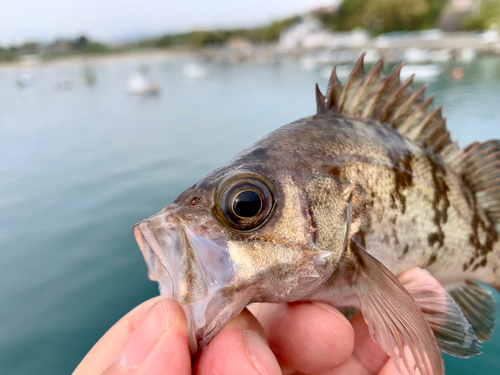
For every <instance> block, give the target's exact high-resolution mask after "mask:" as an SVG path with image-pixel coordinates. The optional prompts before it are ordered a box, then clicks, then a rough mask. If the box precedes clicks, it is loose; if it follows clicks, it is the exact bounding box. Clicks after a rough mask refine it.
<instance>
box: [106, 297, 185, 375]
mask: <svg viewBox="0 0 500 375" xmlns="http://www.w3.org/2000/svg"><path fill="white" fill-rule="evenodd" d="M156 373H161V374H191V356H190V353H189V344H188V338H187V323H186V318H185V315H184V312H183V310H182V308H181V307H180V306H179V305H178V304H176V303H175V302H174V301H172V300H159V301H158V302H156V303H155V304H154V305H153V306H152V307H151V308H150V309H149V311H148V312H147V314H146V315H145V316H144V317H143V318H142V319H141V321H140V322H139V324H138V325H137V327H136V328H135V329H134V331H133V332H132V334H131V335H130V337H129V338H128V339H127V342H126V343H125V345H124V347H123V349H122V351H121V353H120V355H119V356H118V358H117V359H116V361H115V362H114V363H113V364H112V365H111V366H110V367H109V368H108V369H107V370H106V371H104V373H103V374H102V375H121V374H134V375H135V374H137V375H140V374H156Z"/></svg>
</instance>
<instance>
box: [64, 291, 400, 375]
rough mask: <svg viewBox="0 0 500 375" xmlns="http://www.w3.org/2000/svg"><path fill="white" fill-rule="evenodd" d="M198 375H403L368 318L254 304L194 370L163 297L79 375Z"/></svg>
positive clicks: (179, 323) (178, 314) (137, 314)
mask: <svg viewBox="0 0 500 375" xmlns="http://www.w3.org/2000/svg"><path fill="white" fill-rule="evenodd" d="M249 310H250V311H251V312H250V311H249ZM191 373H195V374H202V375H204V374H214V375H215V374H217V375H224V374H230V375H234V374H252V375H253V374H281V373H283V374H285V375H288V374H298V373H306V374H328V375H333V374H335V375H343V374H346V375H347V374H349V375H357V374H361V375H364V374H380V375H397V374H399V373H398V371H397V370H396V369H395V368H394V365H393V364H392V362H391V361H390V360H389V358H388V356H387V355H386V354H385V353H384V352H383V351H382V349H380V347H379V346H378V345H377V344H376V343H375V342H374V341H372V339H371V338H370V335H369V332H368V327H367V326H366V324H365V323H364V321H363V318H362V316H361V314H359V313H358V314H356V315H355V316H354V317H353V318H352V319H351V322H349V321H348V320H347V319H346V318H345V317H344V316H343V315H342V314H341V313H340V312H339V311H338V310H336V309H335V308H333V307H331V306H330V305H327V304H324V303H319V302H314V303H291V304H280V305H278V304H253V305H251V306H249V308H248V309H245V310H243V312H242V313H241V314H240V315H239V316H237V317H235V318H234V319H232V320H231V321H230V322H229V323H228V324H227V325H226V326H225V327H224V328H223V329H222V330H221V331H220V332H219V333H218V334H217V335H216V336H215V337H214V338H213V339H212V341H211V342H210V344H209V345H208V346H207V347H206V348H205V350H203V351H202V352H201V353H199V354H198V356H197V358H196V361H195V362H194V363H193V364H192V362H191V357H190V354H189V345H188V338H187V323H186V318H185V316H184V312H183V310H182V308H181V307H180V306H179V305H178V304H177V303H175V302H174V301H172V300H162V299H160V298H159V297H157V298H153V299H151V300H149V301H146V302H144V303H143V304H141V305H139V306H138V307H136V308H135V309H134V310H132V311H131V312H129V313H128V314H127V315H125V316H124V317H123V318H122V319H121V320H120V321H118V323H116V324H115V325H114V326H113V327H112V328H111V329H110V330H109V331H108V332H107V333H106V334H105V335H104V336H103V337H102V338H101V339H100V340H99V341H98V342H97V344H96V345H95V346H94V347H93V348H92V349H91V351H90V352H89V353H88V354H87V355H86V356H85V358H84V359H83V360H82V362H81V363H80V365H79V366H78V367H77V369H76V370H75V372H74V373H73V375H99V374H102V375H121V374H133V375H142V374H144V375H146V374H147V375H160V374H162V375H164V374H175V375H181V374H191Z"/></svg>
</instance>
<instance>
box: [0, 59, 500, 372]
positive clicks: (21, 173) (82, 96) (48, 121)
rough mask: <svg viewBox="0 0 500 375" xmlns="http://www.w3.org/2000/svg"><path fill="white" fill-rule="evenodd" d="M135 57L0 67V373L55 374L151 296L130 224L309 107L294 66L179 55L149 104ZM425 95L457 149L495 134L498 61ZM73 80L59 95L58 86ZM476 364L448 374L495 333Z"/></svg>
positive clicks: (492, 358)
mask: <svg viewBox="0 0 500 375" xmlns="http://www.w3.org/2000/svg"><path fill="white" fill-rule="evenodd" d="M134 66H135V63H133V62H119V63H118V62H115V63H106V64H101V65H97V66H95V67H94V68H95V72H96V75H97V82H96V84H95V85H93V86H85V85H83V84H82V83H81V82H80V79H81V73H82V70H83V67H82V66H76V65H73V66H67V67H57V68H56V67H47V68H40V69H36V70H33V71H32V76H33V84H32V86H30V87H28V88H25V89H19V88H17V87H16V86H15V83H14V82H15V78H16V76H17V74H18V73H19V72H20V71H14V70H0V285H1V287H0V322H1V323H0V373H2V374H3V373H5V374H35V373H36V374H67V373H70V372H71V371H72V370H73V369H74V368H75V367H76V365H77V364H78V363H79V361H80V360H81V359H82V358H83V356H84V355H85V354H86V353H87V351H88V350H89V349H90V348H91V346H92V345H93V344H94V343H95V342H96V341H97V340H98V339H99V338H100V337H101V336H102V335H103V334H104V332H105V331H106V330H107V329H108V328H109V327H110V326H111V325H112V324H113V323H114V322H116V321H117V320H118V319H119V318H120V317H121V316H123V315H124V314H125V313H126V312H127V311H129V310H130V309H131V308H133V307H134V306H136V305H137V304H139V303H140V302H142V301H144V300H146V299H148V298H150V297H153V296H155V295H157V286H156V284H154V283H152V282H150V281H149V280H148V279H147V270H146V266H145V264H144V261H143V259H142V257H141V255H140V252H139V250H138V248H137V246H136V244H135V241H134V239H133V236H132V230H131V229H132V226H133V224H135V223H136V222H138V221H140V220H141V219H143V218H146V217H148V216H149V215H151V214H153V213H155V212H157V211H158V210H159V209H161V208H162V207H164V206H165V205H167V204H169V203H170V202H171V201H172V200H173V199H174V198H175V197H176V196H177V195H178V194H179V193H180V192H182V191H183V190H184V189H185V188H187V187H189V186H191V185H192V184H193V183H194V182H196V181H197V180H198V179H199V178H200V177H202V176H203V175H204V174H206V173H208V172H210V171H211V170H213V169H214V168H216V167H217V166H220V165H221V164H223V163H224V162H226V161H227V160H228V159H230V158H231V157H232V156H233V155H235V154H236V153H237V152H238V151H240V150H242V149H243V148H245V147H246V146H248V145H250V144H251V143H253V142H254V141H256V140H258V139H259V138H260V137H262V136H263V135H265V134H266V133H268V132H269V131H270V130H273V129H275V128H276V127H278V126H280V125H283V124H286V123H288V122H290V121H293V120H296V119H298V118H300V117H304V116H308V115H310V114H312V113H313V112H314V111H315V101H314V83H315V82H319V83H320V84H321V85H322V87H325V85H326V79H325V78H323V77H321V76H320V75H319V74H317V73H315V72H306V71H303V70H300V69H299V67H298V66H297V65H294V64H282V65H276V66H260V65H221V66H215V73H216V75H215V76H214V77H212V78H210V79H205V80H193V79H188V78H186V77H184V76H183V75H182V74H181V71H182V66H183V62H182V61H161V62H160V61H157V62H151V63H150V64H149V66H150V75H151V76H153V77H154V78H155V79H156V80H157V81H158V82H159V83H160V85H161V87H162V94H161V96H159V97H134V96H131V95H128V94H126V93H125V92H124V89H123V88H124V84H125V82H126V80H127V77H128V76H129V74H130V73H131V71H132V69H133V68H134ZM443 68H444V73H443V76H442V78H440V79H438V80H437V81H435V82H433V83H432V84H431V87H430V89H429V92H434V93H435V94H436V102H437V103H441V104H445V111H444V114H445V116H447V117H448V120H449V122H448V123H449V126H450V128H451V130H452V133H453V136H454V137H455V138H458V139H460V141H461V144H462V145H465V144H467V143H468V142H471V141H473V140H475V139H479V140H486V139H490V138H500V126H499V125H500V110H499V108H498V105H499V101H498V98H499V97H500V60H498V59H496V60H495V59H483V60H478V61H476V62H475V63H473V64H470V65H463V68H464V71H465V77H464V79H463V80H462V81H460V82H456V81H454V80H452V79H451V69H452V66H451V65H449V66H448V65H445V66H444V67H443ZM58 81H72V82H73V88H72V89H71V90H68V91H57V90H55V88H54V87H55V85H56V82H58ZM483 350H484V353H485V354H483V355H482V356H479V357H476V358H473V359H469V360H460V359H455V358H451V357H446V366H447V372H448V373H450V374H470V373H495V372H496V371H495V370H498V368H499V367H500V357H499V356H498V352H499V350H500V330H497V332H495V334H494V335H493V338H492V340H491V342H490V343H487V344H484V346H483Z"/></svg>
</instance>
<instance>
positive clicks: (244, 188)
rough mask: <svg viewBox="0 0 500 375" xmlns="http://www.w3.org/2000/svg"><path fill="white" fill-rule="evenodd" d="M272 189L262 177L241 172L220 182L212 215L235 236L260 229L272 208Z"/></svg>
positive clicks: (273, 193)
mask: <svg viewBox="0 0 500 375" xmlns="http://www.w3.org/2000/svg"><path fill="white" fill-rule="evenodd" d="M274 195H275V192H274V187H273V185H272V184H271V183H270V182H269V180H268V179H267V178H265V177H264V176H262V175H260V174H258V173H253V172H243V173H238V174H236V175H231V176H229V177H226V178H225V179H224V180H222V181H221V183H220V184H219V186H218V188H217V190H216V197H215V206H214V209H213V211H214V213H215V216H216V217H217V219H218V220H219V221H220V222H221V224H222V225H224V226H226V227H228V228H229V229H232V230H234V231H237V232H250V231H253V230H256V229H258V228H260V227H261V226H262V225H263V224H265V223H266V222H267V220H268V219H269V218H270V216H271V213H272V211H273V208H274Z"/></svg>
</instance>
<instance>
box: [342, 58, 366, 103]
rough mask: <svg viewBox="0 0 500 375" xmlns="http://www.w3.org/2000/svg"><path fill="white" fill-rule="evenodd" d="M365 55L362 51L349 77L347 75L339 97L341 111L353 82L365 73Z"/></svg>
mask: <svg viewBox="0 0 500 375" xmlns="http://www.w3.org/2000/svg"><path fill="white" fill-rule="evenodd" d="M364 57H365V54H364V53H362V54H361V56H360V57H359V59H358V61H356V64H355V65H354V68H353V69H352V71H351V74H349V77H347V80H346V82H345V85H344V87H343V89H342V91H341V93H340V97H339V103H338V110H339V112H343V108H344V103H345V100H346V98H347V93H348V92H349V88H350V87H351V85H352V84H353V82H355V81H356V79H357V78H358V77H359V76H363V75H364V74H365V72H364V67H363V59H364Z"/></svg>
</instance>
